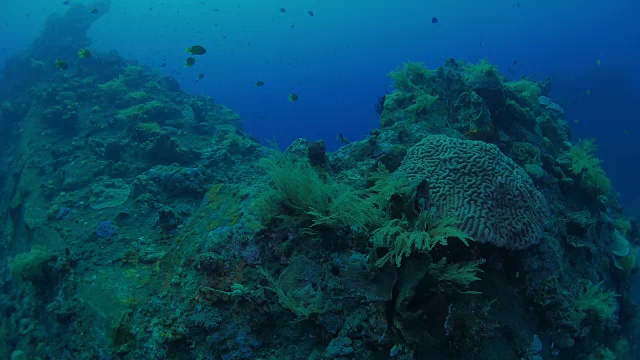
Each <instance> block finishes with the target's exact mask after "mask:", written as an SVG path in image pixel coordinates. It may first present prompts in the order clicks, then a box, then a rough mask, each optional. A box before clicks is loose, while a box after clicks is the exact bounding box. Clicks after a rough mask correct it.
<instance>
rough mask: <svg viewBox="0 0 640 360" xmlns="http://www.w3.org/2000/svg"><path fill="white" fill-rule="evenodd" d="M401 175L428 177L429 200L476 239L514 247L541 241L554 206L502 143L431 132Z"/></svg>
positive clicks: (415, 148) (412, 151) (409, 156)
mask: <svg viewBox="0 0 640 360" xmlns="http://www.w3.org/2000/svg"><path fill="white" fill-rule="evenodd" d="M396 173H398V174H399V175H403V176H406V177H407V178H408V179H410V180H412V181H414V180H417V181H422V180H425V181H426V184H427V189H426V193H425V195H424V196H423V197H426V199H425V200H426V203H427V206H428V207H429V208H431V207H435V208H436V210H437V211H438V214H439V216H441V217H444V218H447V217H452V218H453V219H455V221H456V222H457V226H458V227H459V228H460V229H461V230H463V231H465V232H466V233H467V234H469V235H471V236H472V237H473V238H474V239H475V240H476V241H478V242H482V243H491V244H494V245H496V246H500V247H505V248H509V249H524V248H526V247H528V246H530V245H532V244H537V243H538V242H539V241H540V237H541V236H542V231H543V228H544V226H545V224H546V219H547V217H548V216H549V208H548V205H547V202H546V200H545V198H544V196H543V195H542V194H541V193H540V192H539V191H538V190H537V189H536V188H535V187H534V185H533V182H532V181H531V178H530V177H529V175H527V173H526V172H525V171H524V170H523V169H522V168H520V167H519V166H518V165H517V164H516V163H515V162H513V160H511V159H510V158H509V157H507V156H506V155H504V154H503V153H502V152H500V150H499V149H498V147H497V146H495V145H493V144H487V143H484V142H481V141H471V140H458V139H454V138H450V137H447V136H444V135H431V136H427V137H426V138H424V139H422V140H421V141H420V142H419V143H417V144H416V145H415V146H413V147H412V148H411V149H409V151H408V153H407V156H406V157H405V159H404V160H403V162H402V165H401V166H400V168H399V169H398V170H397V172H396Z"/></svg>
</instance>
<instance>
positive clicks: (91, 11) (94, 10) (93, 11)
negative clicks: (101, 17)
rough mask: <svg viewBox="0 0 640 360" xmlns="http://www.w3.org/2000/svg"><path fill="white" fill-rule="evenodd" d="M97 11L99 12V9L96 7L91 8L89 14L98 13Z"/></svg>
mask: <svg viewBox="0 0 640 360" xmlns="http://www.w3.org/2000/svg"><path fill="white" fill-rule="evenodd" d="M97 13H98V9H96V8H93V9H91V10H89V14H97Z"/></svg>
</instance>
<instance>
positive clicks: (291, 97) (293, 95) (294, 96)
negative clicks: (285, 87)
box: [287, 93, 298, 102]
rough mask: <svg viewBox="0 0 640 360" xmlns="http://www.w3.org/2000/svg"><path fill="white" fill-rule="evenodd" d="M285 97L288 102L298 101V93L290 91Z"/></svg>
mask: <svg viewBox="0 0 640 360" xmlns="http://www.w3.org/2000/svg"><path fill="white" fill-rule="evenodd" d="M287 99H288V100H289V102H296V101H298V94H296V93H291V94H289V96H287Z"/></svg>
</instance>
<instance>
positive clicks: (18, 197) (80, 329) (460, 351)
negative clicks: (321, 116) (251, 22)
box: [0, 2, 640, 360]
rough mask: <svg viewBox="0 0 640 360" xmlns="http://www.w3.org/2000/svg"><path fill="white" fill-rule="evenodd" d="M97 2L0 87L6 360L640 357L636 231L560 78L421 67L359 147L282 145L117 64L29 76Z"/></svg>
mask: <svg viewBox="0 0 640 360" xmlns="http://www.w3.org/2000/svg"><path fill="white" fill-rule="evenodd" d="M96 6H99V7H100V9H102V10H104V11H106V10H108V2H105V3H100V4H98V5H96ZM87 10H88V9H87V8H86V7H85V6H84V5H74V6H73V7H72V8H70V10H69V13H68V14H67V15H65V16H63V17H59V18H54V19H51V20H50V21H49V22H48V23H47V26H46V27H45V31H44V32H43V33H42V35H41V36H40V37H39V38H38V40H36V42H35V43H34V45H33V46H32V47H31V48H29V49H27V50H26V51H25V53H24V54H22V55H20V56H19V57H18V58H26V59H33V61H34V63H33V64H32V66H33V67H34V69H36V70H37V71H36V70H33V71H21V70H20V69H18V70H16V69H14V67H13V66H12V65H11V63H10V64H9V65H8V67H7V69H5V72H7V74H8V76H7V77H5V79H6V80H7V81H5V82H3V83H2V84H1V85H0V88H1V91H0V97H1V98H0V100H1V101H2V106H1V107H0V115H1V116H2V119H3V121H4V120H7V122H6V123H5V124H4V125H3V126H6V128H3V129H5V130H7V133H6V134H5V133H4V132H0V136H2V140H3V144H5V141H6V144H7V146H6V147H4V148H3V149H1V151H2V155H3V156H2V157H1V158H2V159H3V160H2V163H0V165H2V171H0V186H2V190H3V191H2V192H1V193H0V214H1V215H2V217H1V219H2V227H0V240H2V245H3V246H2V247H0V256H1V257H2V259H5V260H4V262H5V264H6V265H7V266H4V267H2V268H1V269H0V275H2V276H0V279H1V280H0V281H1V282H2V288H3V291H2V293H1V294H0V314H1V315H0V332H1V333H2V334H3V336H1V337H0V358H6V359H9V358H15V359H19V358H29V359H48V358H56V359H71V358H73V359H151V360H153V359H187V358H188V359H225V360H227V359H228V360H232V359H234V360H237V359H300V358H306V359H340V360H343V359H388V358H394V359H405V360H408V359H427V358H429V359H447V358H459V359H496V358H499V359H541V358H557V359H560V360H562V359H590V358H593V359H602V358H614V357H615V358H616V359H633V358H634V355H633V354H634V352H633V351H634V350H635V347H636V346H637V345H636V341H635V339H636V338H637V336H638V324H640V323H639V322H638V321H639V320H640V317H639V316H638V314H640V312H639V311H638V310H639V309H638V305H637V304H636V303H635V302H634V301H633V300H632V297H631V295H630V290H629V288H630V286H629V285H630V281H631V280H630V279H631V277H632V276H633V275H634V274H636V273H637V272H638V268H639V266H638V264H640V261H638V260H639V259H638V258H637V257H638V255H639V254H640V250H639V249H640V233H639V226H638V224H637V223H636V222H635V221H634V220H632V219H630V218H628V217H627V216H625V214H624V209H622V208H621V206H620V204H619V203H618V200H617V197H616V196H615V195H614V193H613V191H614V189H613V186H612V184H611V183H610V182H609V180H608V179H607V177H606V174H605V173H604V171H603V170H602V168H601V167H600V161H599V160H598V159H597V157H595V155H594V151H595V147H594V145H593V143H592V142H590V141H582V142H577V143H576V144H575V145H572V144H571V141H572V135H571V132H570V129H569V127H568V126H567V123H566V121H565V120H564V119H563V118H562V117H563V116H564V111H563V110H562V108H561V107H559V106H558V105H557V104H555V103H554V102H553V99H551V98H549V97H548V95H549V94H548V89H549V86H550V83H549V82H548V81H545V82H536V81H533V80H531V79H523V80H520V81H517V82H511V81H508V80H506V79H505V77H504V76H502V75H501V74H500V73H499V71H498V70H497V68H496V67H494V66H492V65H491V64H489V63H487V62H480V63H478V64H466V63H462V62H459V61H456V60H454V59H449V60H447V61H446V63H445V64H443V66H442V67H439V68H438V69H427V68H426V67H425V66H424V65H423V64H420V63H407V64H404V65H401V66H400V67H399V68H398V69H397V70H396V71H393V72H391V74H390V78H391V80H392V81H393V84H394V87H395V89H394V91H393V92H392V93H390V94H387V95H385V96H384V98H383V99H382V100H381V101H380V102H379V103H378V106H377V107H378V110H379V112H380V128H379V129H374V130H372V131H371V133H370V135H369V136H367V137H366V138H365V139H363V140H360V141H353V142H350V143H348V144H345V146H343V147H342V148H340V149H339V150H337V151H335V152H327V151H326V146H325V144H324V143H323V142H322V141H320V140H317V139H312V140H313V141H308V140H305V139H298V140H296V141H295V142H294V143H292V144H291V146H289V147H288V148H287V149H286V150H285V151H282V152H280V151H279V150H272V149H268V148H266V147H265V146H263V145H262V144H260V143H259V142H258V141H256V140H255V139H254V138H252V137H251V136H250V135H248V134H246V133H245V132H244V131H243V128H242V119H241V118H240V116H239V115H237V114H236V113H234V112H233V111H232V110H231V109H228V108H226V107H224V106H223V105H221V104H217V103H215V102H214V101H213V100H211V99H210V98H207V97H204V96H199V95H192V94H187V93H185V92H182V91H180V89H179V86H178V85H177V82H176V81H175V80H174V79H171V78H167V77H163V76H160V75H159V74H157V73H155V72H153V71H151V70H150V69H148V68H146V67H144V66H141V65H140V64H137V63H135V62H132V61H129V60H126V59H123V58H121V57H120V56H118V55H117V54H116V53H108V54H100V53H95V54H94V56H93V57H92V58H91V59H90V61H84V62H79V61H70V62H69V69H68V70H69V71H68V72H67V73H66V74H65V75H64V76H63V75H61V74H60V72H59V71H55V69H51V68H49V67H47V66H40V65H38V62H42V63H43V64H51V62H52V61H53V59H52V58H51V53H53V52H58V53H59V54H60V52H61V55H60V56H62V55H64V54H66V53H67V52H71V48H72V46H71V44H67V43H66V42H64V43H59V42H58V43H56V42H54V41H52V42H51V46H45V49H47V52H40V51H37V50H38V47H39V46H42V44H48V41H49V39H51V34H53V33H55V32H51V31H52V30H59V31H62V32H63V33H68V34H69V39H71V40H73V43H74V45H73V46H77V44H85V43H86V42H87V37H86V34H85V31H86V30H87V29H88V28H89V26H90V25H91V21H90V20H88V19H87V18H86V15H85V14H86V13H88V11H87ZM71 22H75V24H76V25H72V24H71ZM76 51H77V49H74V52H73V54H75V52H76ZM13 70H16V71H15V72H11V71H13ZM32 94H37V96H35V97H34V96H32ZM9 134H10V135H9Z"/></svg>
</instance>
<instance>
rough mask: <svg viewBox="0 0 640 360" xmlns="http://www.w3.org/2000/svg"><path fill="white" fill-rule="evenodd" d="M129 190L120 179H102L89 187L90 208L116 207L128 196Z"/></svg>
mask: <svg viewBox="0 0 640 360" xmlns="http://www.w3.org/2000/svg"><path fill="white" fill-rule="evenodd" d="M130 192H131V190H130V189H129V185H127V183H125V182H124V181H123V180H122V179H104V180H101V181H99V182H97V183H95V184H94V185H93V186H92V187H91V201H90V202H91V208H92V209H94V210H100V209H106V208H113V207H118V206H120V205H122V204H124V203H125V202H126V201H127V199H128V198H129V194H130Z"/></svg>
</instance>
